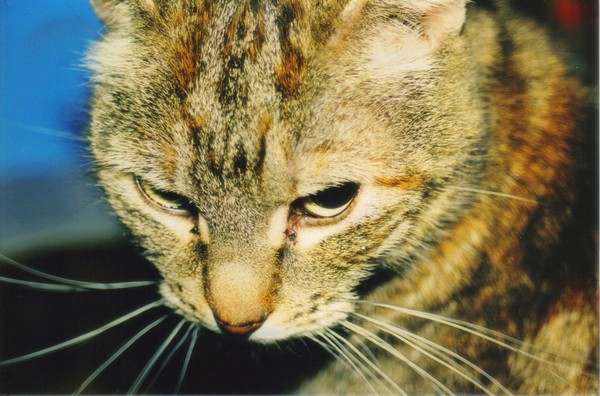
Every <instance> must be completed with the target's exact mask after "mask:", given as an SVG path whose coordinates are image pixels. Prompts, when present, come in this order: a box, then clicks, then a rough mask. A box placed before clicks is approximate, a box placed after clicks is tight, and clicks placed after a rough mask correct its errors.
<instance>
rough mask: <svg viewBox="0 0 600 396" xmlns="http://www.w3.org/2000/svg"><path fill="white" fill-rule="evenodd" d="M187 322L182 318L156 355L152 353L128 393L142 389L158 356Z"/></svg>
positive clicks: (132, 393) (134, 392)
mask: <svg viewBox="0 0 600 396" xmlns="http://www.w3.org/2000/svg"><path fill="white" fill-rule="evenodd" d="M185 322H186V320H185V319H181V320H180V321H179V324H178V325H177V326H175V328H174V329H173V331H172V332H171V334H169V336H168V337H167V339H166V340H165V341H164V342H163V343H162V344H161V345H160V347H159V348H158V349H157V350H156V352H155V353H154V355H152V357H151V358H150V360H149V361H148V363H146V365H145V366H144V368H143V369H142V371H141V372H140V374H139V375H138V376H137V378H136V379H135V381H134V382H133V384H132V385H131V387H130V388H129V390H128V391H127V394H131V395H134V394H136V393H137V392H138V390H139V389H140V386H141V385H142V383H143V382H144V380H145V379H146V377H147V376H148V374H149V373H150V370H152V368H153V367H154V365H155V364H156V361H157V360H158V358H159V357H160V356H161V355H162V354H163V352H164V351H165V349H167V347H168V346H169V344H170V343H171V341H173V338H175V336H176V335H177V333H178V332H179V330H181V327H183V325H184V324H185Z"/></svg>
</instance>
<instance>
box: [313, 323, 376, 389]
mask: <svg viewBox="0 0 600 396" xmlns="http://www.w3.org/2000/svg"><path fill="white" fill-rule="evenodd" d="M328 332H330V330H329V329H325V332H323V333H321V334H320V336H321V338H323V339H324V340H325V341H326V342H327V344H329V345H330V346H331V347H332V348H333V350H334V351H335V352H337V353H338V356H340V357H341V358H343V359H344V360H345V361H346V363H347V365H348V366H347V367H349V368H350V370H351V371H352V372H354V373H356V374H358V376H359V377H360V379H361V380H362V381H363V382H364V383H365V384H367V386H368V387H369V388H370V389H371V390H372V391H373V393H374V394H377V391H376V390H375V388H373V385H371V383H370V382H369V380H368V379H367V378H366V377H365V375H364V374H363V372H362V371H361V370H360V368H359V367H358V366H357V365H356V362H355V361H354V359H353V357H352V356H351V355H349V353H348V352H347V351H346V350H345V349H344V348H343V347H341V346H340V345H339V343H338V342H336V340H335V339H332V338H331V337H330V336H329V334H327V333H328Z"/></svg>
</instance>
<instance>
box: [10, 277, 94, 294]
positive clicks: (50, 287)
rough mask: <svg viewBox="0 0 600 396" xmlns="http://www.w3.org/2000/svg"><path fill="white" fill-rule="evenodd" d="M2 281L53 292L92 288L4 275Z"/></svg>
mask: <svg viewBox="0 0 600 396" xmlns="http://www.w3.org/2000/svg"><path fill="white" fill-rule="evenodd" d="M0 282H1V283H7V284H10V285H16V286H21V287H27V288H30V289H36V290H43V291H51V292H81V291H90V289H83V288H81V287H78V286H69V285H57V284H55V283H44V282H34V281H26V280H22V279H13V278H6V277H4V276H0Z"/></svg>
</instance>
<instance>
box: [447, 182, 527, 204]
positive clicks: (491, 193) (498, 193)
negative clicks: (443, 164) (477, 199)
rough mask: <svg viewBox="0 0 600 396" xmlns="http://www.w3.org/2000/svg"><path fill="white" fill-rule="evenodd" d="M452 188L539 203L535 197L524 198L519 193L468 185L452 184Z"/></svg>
mask: <svg viewBox="0 0 600 396" xmlns="http://www.w3.org/2000/svg"><path fill="white" fill-rule="evenodd" d="M452 188H455V189H457V190H463V191H469V192H474V193H477V194H485V195H493V196H495V197H502V198H509V199H515V200H517V201H522V202H528V203H534V204H536V203H538V202H537V201H536V200H535V199H529V198H523V197H519V196H518V195H513V194H507V193H501V192H498V191H489V190H481V189H478V188H473V187H466V186H452Z"/></svg>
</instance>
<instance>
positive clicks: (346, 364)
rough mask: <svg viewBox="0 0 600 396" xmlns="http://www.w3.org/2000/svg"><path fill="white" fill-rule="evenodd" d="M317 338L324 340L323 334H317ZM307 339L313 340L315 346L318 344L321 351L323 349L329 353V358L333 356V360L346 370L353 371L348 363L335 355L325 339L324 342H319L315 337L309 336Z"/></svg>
mask: <svg viewBox="0 0 600 396" xmlns="http://www.w3.org/2000/svg"><path fill="white" fill-rule="evenodd" d="M318 336H320V337H321V338H323V339H325V337H323V334H318ZM309 338H310V339H311V340H313V341H314V342H316V343H317V344H319V345H320V346H321V347H322V348H323V349H325V351H327V353H329V354H330V355H331V356H333V358H334V359H335V360H337V361H338V362H340V363H341V364H343V365H344V366H346V368H347V369H348V370H353V368H352V366H350V364H348V362H347V361H346V360H344V359H342V357H341V356H340V355H339V354H337V353H336V351H335V350H334V349H332V348H331V345H329V344H328V342H329V341H328V340H326V339H325V341H326V342H323V341H321V340H319V339H318V338H317V337H316V336H309Z"/></svg>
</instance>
